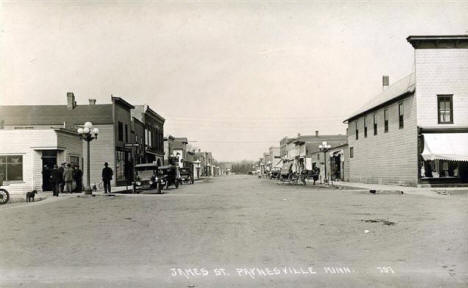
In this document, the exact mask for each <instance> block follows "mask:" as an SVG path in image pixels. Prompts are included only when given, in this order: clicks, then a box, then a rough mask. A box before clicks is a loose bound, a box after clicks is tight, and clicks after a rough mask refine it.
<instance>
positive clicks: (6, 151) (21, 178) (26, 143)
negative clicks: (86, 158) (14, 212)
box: [0, 129, 82, 195]
mask: <svg viewBox="0 0 468 288" xmlns="http://www.w3.org/2000/svg"><path fill="white" fill-rule="evenodd" d="M0 146H1V147H2V149H1V151H0V174H2V175H3V176H2V177H3V179H4V185H7V189H8V191H9V192H10V194H13V195H14V194H18V195H23V194H24V193H26V192H28V191H31V190H33V189H36V190H38V191H41V190H42V191H43V190H50V189H51V184H50V183H49V179H50V172H51V170H52V169H53V167H54V165H59V164H61V163H64V162H66V163H73V164H78V165H79V166H80V167H82V165H80V164H82V142H81V139H80V137H79V136H78V135H77V134H76V133H74V132H73V131H69V130H65V129H55V130H54V129H48V130H0Z"/></svg>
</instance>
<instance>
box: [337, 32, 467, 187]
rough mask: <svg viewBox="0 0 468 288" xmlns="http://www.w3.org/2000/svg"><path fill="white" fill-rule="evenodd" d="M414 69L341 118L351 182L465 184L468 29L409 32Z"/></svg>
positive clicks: (385, 78) (385, 81)
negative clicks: (467, 32) (448, 32)
mask: <svg viewBox="0 0 468 288" xmlns="http://www.w3.org/2000/svg"><path fill="white" fill-rule="evenodd" d="M407 41H408V42H409V43H410V44H411V45H412V46H413V47H414V49H415V52H414V60H415V61H414V63H415V71H414V72H413V73H411V74H410V75H408V76H406V77H404V78H403V79H401V80H399V81H397V82H395V83H394V84H393V85H390V86H387V84H388V78H387V77H384V81H383V83H384V89H383V91H382V92H381V93H380V94H379V95H377V96H376V97H375V98H374V99H372V101H371V102H369V103H368V104H366V105H365V106H364V107H363V108H361V109H359V110H358V111H357V112H355V113H354V114H352V115H351V116H350V117H348V118H347V119H346V120H345V123H347V124H348V145H349V163H350V164H349V165H350V181H356V182H366V183H383V184H387V183H388V184H400V185H411V186H415V185H424V184H430V185H439V184H449V183H466V182H468V35H453V36H409V37H408V38H407Z"/></svg>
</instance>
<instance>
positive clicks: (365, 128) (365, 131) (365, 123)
mask: <svg viewBox="0 0 468 288" xmlns="http://www.w3.org/2000/svg"><path fill="white" fill-rule="evenodd" d="M364 138H367V122H366V117H364Z"/></svg>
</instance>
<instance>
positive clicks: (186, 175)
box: [179, 167, 194, 184]
mask: <svg viewBox="0 0 468 288" xmlns="http://www.w3.org/2000/svg"><path fill="white" fill-rule="evenodd" d="M179 172H180V181H181V183H184V184H186V183H190V184H193V182H194V179H193V173H192V169H190V168H186V167H184V168H180V169H179Z"/></svg>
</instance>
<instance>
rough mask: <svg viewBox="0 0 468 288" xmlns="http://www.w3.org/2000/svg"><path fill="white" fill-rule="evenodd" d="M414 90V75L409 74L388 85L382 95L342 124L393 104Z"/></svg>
mask: <svg viewBox="0 0 468 288" xmlns="http://www.w3.org/2000/svg"><path fill="white" fill-rule="evenodd" d="M415 90H416V77H415V73H411V74H409V75H408V76H406V77H404V78H403V79H400V80H399V81H397V82H395V83H394V84H392V85H390V86H389V87H388V88H387V89H385V90H384V91H383V92H382V93H380V94H379V95H377V96H376V97H374V98H373V99H372V100H370V101H369V102H367V103H366V104H365V105H364V106H362V107H361V108H360V109H358V110H357V111H356V112H354V113H353V114H351V116H349V117H348V118H347V119H346V120H344V121H343V122H347V121H349V120H352V119H354V118H356V117H358V116H360V115H362V114H364V113H366V112H369V111H371V110H374V109H378V108H380V107H382V106H384V105H386V104H389V103H390V102H394V101H397V100H399V99H401V98H404V97H406V96H408V95H411V94H413V93H414V91H415Z"/></svg>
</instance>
